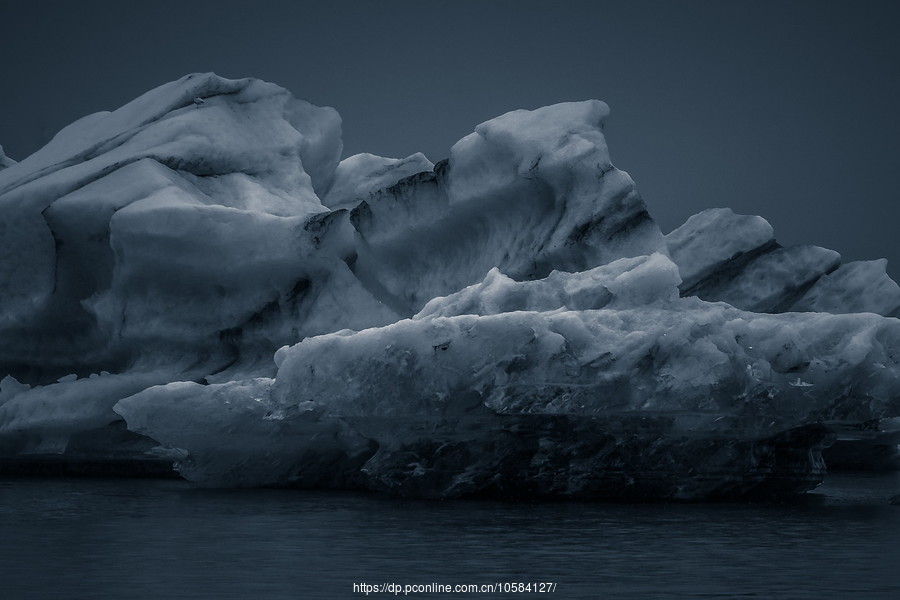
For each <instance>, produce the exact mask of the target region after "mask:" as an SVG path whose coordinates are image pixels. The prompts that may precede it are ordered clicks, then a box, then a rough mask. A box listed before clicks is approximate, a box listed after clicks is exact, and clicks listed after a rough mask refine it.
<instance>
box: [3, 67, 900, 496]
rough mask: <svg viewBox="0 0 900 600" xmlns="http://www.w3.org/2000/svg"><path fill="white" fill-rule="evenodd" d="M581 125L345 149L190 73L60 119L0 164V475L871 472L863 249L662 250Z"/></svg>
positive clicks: (761, 225) (639, 485)
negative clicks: (446, 151) (434, 154)
mask: <svg viewBox="0 0 900 600" xmlns="http://www.w3.org/2000/svg"><path fill="white" fill-rule="evenodd" d="M608 115H609V108H608V107H607V106H606V104H604V103H602V102H599V101H596V100H591V101H586V102H571V103H563V104H558V105H554V106H548V107H543V108H539V109H537V110H532V111H525V110H517V111H513V112H510V113H507V114H505V115H502V116H500V117H497V118H496V119H493V120H490V121H488V122H486V123H482V124H481V125H479V126H477V127H476V128H475V131H474V132H473V133H472V134H470V135H468V136H466V137H465V138H463V139H462V140H460V141H459V142H458V143H457V144H455V145H454V146H453V147H452V149H451V150H450V155H449V157H448V158H447V159H446V160H442V161H439V162H437V163H432V162H431V161H429V160H428V159H427V158H426V157H425V156H424V155H422V154H413V155H411V156H409V157H406V158H401V159H395V158H385V157H378V156H374V155H371V154H358V155H355V156H351V157H348V158H345V159H343V160H341V152H342V143H341V137H340V136H341V127H342V124H341V120H340V117H339V116H338V115H337V113H336V111H334V110H333V109H330V108H319V107H316V106H313V105H311V104H309V103H307V102H305V101H302V100H298V99H296V98H294V97H293V96H292V95H291V94H290V93H288V92H287V91H286V90H284V89H282V88H279V87H278V86H275V85H273V84H269V83H265V82H262V81H259V80H255V79H240V80H229V79H224V78H221V77H218V76H216V75H214V74H196V75H190V76H187V77H184V78H182V79H180V80H178V81H175V82H172V83H169V84H166V85H164V86H161V87H159V88H157V89H155V90H152V91H150V92H148V93H147V94H145V95H144V96H141V97H140V98H138V99H136V100H134V101H133V102H131V103H129V104H127V105H125V106H123V107H122V108H120V109H118V110H116V111H113V112H111V113H98V114H95V115H91V116H89V117H86V118H84V119H82V120H80V121H77V122H76V123H73V124H72V125H70V126H69V127H67V128H66V129H64V130H63V131H61V132H60V133H59V134H58V135H57V136H56V137H55V138H54V139H53V140H52V141H51V142H50V143H49V144H48V145H47V146H46V147H44V148H43V149H41V150H39V151H38V152H37V153H35V154H34V155H32V156H30V157H28V158H26V159H24V160H22V161H21V162H19V163H14V164H9V166H7V167H6V168H4V169H3V170H2V171H0V211H2V214H3V215H4V219H2V220H0V230H2V234H0V246H2V252H0V303H2V306H3V307H4V310H3V314H2V315H0V339H2V340H3V342H4V343H3V344H0V377H2V379H0V465H6V467H5V468H7V469H9V468H21V465H35V464H38V463H41V461H43V462H44V463H45V464H47V463H53V464H57V465H77V464H85V463H88V462H89V463H90V464H92V465H107V466H109V471H110V472H132V473H134V472H141V473H152V474H158V473H160V472H163V471H165V470H166V469H168V468H170V465H174V466H175V468H176V469H177V471H178V473H179V474H180V475H181V476H183V477H185V478H187V479H190V480H192V481H195V482H198V483H199V484H202V485H208V486H290V487H301V488H336V489H367V490H376V491H381V492H385V493H388V494H393V495H400V496H408V497H428V498H455V497H462V496H495V497H504V498H578V499H629V500H634V499H651V500H653V499H677V500H704V499H713V498H716V499H718V498H743V497H747V496H754V495H763V496H766V495H780V494H794V493H801V492H803V491H806V490H808V489H811V488H813V487H815V486H816V485H817V484H818V482H820V481H821V478H822V476H823V474H824V473H825V470H826V468H827V467H828V466H830V465H831V464H841V461H842V460H843V461H844V463H847V462H848V461H849V462H853V464H855V465H857V466H858V465H860V464H865V463H866V462H867V461H868V460H869V458H870V457H871V450H872V448H876V447H877V448H878V452H882V453H883V452H887V454H890V453H891V452H894V453H896V443H897V440H895V439H894V438H895V437H896V430H897V428H896V426H895V424H896V422H897V419H898V418H900V377H898V376H900V366H898V360H900V358H898V357H900V321H898V320H897V319H895V318H893V316H892V315H895V314H896V313H897V310H898V307H900V287H898V286H897V284H896V283H894V282H893V281H891V280H890V278H889V277H888V276H887V275H886V272H885V263H884V261H871V262H860V263H846V264H842V262H841V258H840V256H839V255H838V254H837V253H836V252H833V251H830V250H826V249H824V248H818V247H814V246H798V247H781V246H780V245H779V244H777V242H776V241H775V238H774V233H773V231H772V228H771V226H770V225H769V224H768V223H767V222H766V221H765V220H764V219H763V218H761V217H751V216H741V215H736V214H734V213H733V212H732V211H730V210H728V209H711V210H709V211H705V212H703V213H700V214H699V215H695V216H694V217H691V218H690V219H689V220H688V221H687V222H686V223H685V224H684V225H682V226H681V227H679V228H678V229H676V230H675V231H673V232H671V233H669V234H667V235H663V233H662V232H661V231H660V229H659V227H658V226H657V224H656V223H655V221H654V220H653V219H652V217H651V216H650V214H649V212H648V210H647V207H646V205H645V203H644V202H643V200H642V199H641V197H640V194H639V193H638V192H637V188H636V186H635V184H634V182H633V181H632V180H631V178H630V177H629V176H628V175H627V174H626V173H625V172H623V171H620V170H619V169H617V168H616V167H614V166H613V164H612V162H611V159H610V156H609V151H608V148H607V146H606V141H605V138H604V136H603V131H602V130H603V123H604V121H605V120H606V119H607V118H608ZM7 162H11V161H7ZM854 432H857V433H854ZM858 432H863V433H858ZM854 441H862V442H864V444H863V446H860V445H858V444H857V446H853V447H854V448H856V450H859V449H860V448H862V450H859V452H857V456H856V458H855V459H853V460H850V459H849V458H847V456H848V455H847V453H844V454H840V455H839V454H833V455H832V458H828V457H829V454H828V452H829V447H834V448H837V447H839V446H840V445H841V444H842V443H845V442H849V443H851V445H852V443H853V442H854ZM867 448H868V450H867ZM823 453H824V454H823ZM823 456H825V458H823ZM842 457H843V458H842ZM854 461H855V462H854ZM10 465H12V467H11V466H10ZM15 465H19V467H15Z"/></svg>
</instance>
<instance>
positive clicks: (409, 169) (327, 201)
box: [322, 152, 434, 210]
mask: <svg viewBox="0 0 900 600" xmlns="http://www.w3.org/2000/svg"><path fill="white" fill-rule="evenodd" d="M432 169H434V164H432V162H431V161H430V160H428V159H427V158H425V155H424V154H422V153H421V152H417V153H416V154H413V155H411V156H407V157H406V158H402V159H400V158H385V157H383V156H375V155H374V154H365V153H364V154H355V155H353V156H351V157H349V158H345V159H344V160H342V161H341V163H340V164H339V165H338V167H337V170H335V172H334V182H333V183H332V185H331V187H330V188H329V189H328V193H327V194H325V196H324V197H323V198H322V203H323V204H324V205H325V206H327V207H329V208H331V209H332V210H337V209H339V208H347V209H351V208H356V207H357V206H358V205H359V204H360V202H362V201H363V200H367V199H368V198H369V197H370V196H371V195H372V194H373V193H375V192H377V191H379V190H382V189H384V188H389V187H391V186H393V185H395V184H397V183H398V182H399V181H400V180H401V179H406V178H407V177H411V176H413V175H415V174H417V173H424V172H427V171H431V170H432Z"/></svg>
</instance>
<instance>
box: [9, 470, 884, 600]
mask: <svg viewBox="0 0 900 600" xmlns="http://www.w3.org/2000/svg"><path fill="white" fill-rule="evenodd" d="M898 492H900V474H890V475H879V476H849V475H843V476H836V477H832V478H831V479H830V480H829V481H828V482H827V483H826V485H825V486H823V488H821V489H820V490H819V491H818V493H817V494H814V495H810V496H809V497H808V498H807V499H806V500H805V501H802V502H797V503H790V504H780V505H765V504H715V505H709V504H707V505H611V504H574V503H568V504H566V503H553V504H533V505H529V504H507V503H501V502H480V501H479V502H474V501H453V502H413V501H397V500H390V499H386V498H382V497H378V496H370V495H362V494H348V493H324V492H301V491H289V490H200V489H195V488H193V487H192V486H191V485H190V484H187V483H185V482H180V481H139V480H137V481H132V480H89V479H82V480H77V479H73V480H0V596H2V597H4V598H13V599H18V598H91V599H100V598H116V599H121V598H128V599H143V598H216V599H225V598H353V597H358V598H362V597H364V596H363V595H361V594H353V588H352V584H353V583H354V582H368V583H383V582H398V583H401V584H402V583H412V584H418V583H430V582H437V583H449V584H456V583H488V582H504V581H505V582H516V581H552V582H556V583H557V591H556V593H555V594H554V596H555V597H558V598H602V599H606V598H696V597H709V598H742V597H746V598H750V597H754V598H816V599H819V598H841V599H843V598H850V597H853V598H867V599H868V598H884V599H891V600H896V599H897V598H900V569H898V568H897V567H898V564H900V563H898V551H900V507H898V506H890V505H889V504H888V503H887V498H888V497H890V496H891V495H893V494H896V493H898ZM526 596H531V597H533V596H532V595H531V594H508V595H503V596H502V597H526ZM376 597H378V596H376ZM381 597H384V596H381ZM412 597H417V598H426V597H442V598H451V597H452V598H462V597H481V598H486V597H488V596H487V595H481V596H478V595H471V596H466V595H463V594H445V595H425V594H419V595H415V596H412Z"/></svg>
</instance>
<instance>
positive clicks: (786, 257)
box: [666, 208, 900, 316]
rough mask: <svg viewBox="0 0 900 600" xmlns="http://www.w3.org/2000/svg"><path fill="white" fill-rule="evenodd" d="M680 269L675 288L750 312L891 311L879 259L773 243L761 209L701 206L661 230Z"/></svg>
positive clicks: (893, 293)
mask: <svg viewBox="0 0 900 600" xmlns="http://www.w3.org/2000/svg"><path fill="white" fill-rule="evenodd" d="M666 244H667V245H668V249H669V252H670V254H671V256H672V259H673V260H674V261H675V262H676V263H677V264H678V268H679V271H680V273H681V277H682V280H683V282H682V284H681V288H680V289H681V293H682V294H683V295H686V296H687V295H689V296H698V297H700V298H703V299H704V300H710V301H716V300H718V301H723V302H728V303H729V304H731V305H732V306H735V307H738V308H743V309H745V310H750V311H753V312H768V313H781V312H787V311H804V312H830V313H853V312H874V313H877V314H880V315H884V316H894V315H895V314H896V312H897V309H898V307H900V287H898V286H897V284H896V283H895V282H894V281H893V280H892V279H891V278H890V277H888V276H887V274H886V272H885V268H886V266H887V261H885V260H884V259H882V260H880V261H868V262H856V263H848V264H845V265H841V256H840V255H839V254H838V253H837V252H835V251H834V250H828V249H826V248H820V247H818V246H789V247H787V248H784V247H782V246H780V245H779V244H778V243H777V242H776V241H775V237H774V232H773V230H772V227H771V225H769V223H768V222H767V221H766V220H765V219H763V218H762V217H755V216H747V215H737V214H735V213H734V212H732V211H731V210H730V209H727V208H715V209H709V210H705V211H703V212H701V213H699V214H696V215H694V216H692V217H691V218H689V219H688V220H687V221H686V222H685V223H684V224H683V225H682V226H681V227H679V228H677V229H675V230H674V231H672V232H671V233H669V234H668V235H667V236H666Z"/></svg>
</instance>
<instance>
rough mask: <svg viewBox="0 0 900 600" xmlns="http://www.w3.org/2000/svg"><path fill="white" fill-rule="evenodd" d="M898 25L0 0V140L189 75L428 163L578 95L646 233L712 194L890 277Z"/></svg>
mask: <svg viewBox="0 0 900 600" xmlns="http://www.w3.org/2000/svg"><path fill="white" fill-rule="evenodd" d="M326 4H327V5H326ZM898 26H900V2H881V1H876V0H867V1H866V2H856V3H851V2H849V1H848V2H826V1H809V2H805V1H790V0H787V1H766V0H763V1H754V2H732V1H725V0H719V1H689V2H687V1H684V2H679V1H676V0H670V1H660V2H651V1H628V2H626V1H622V2H615V3H612V2H603V1H601V0H594V1H584V2H582V1H578V2H575V1H571V2H565V1H560V2H547V1H540V2H532V1H528V0H514V1H506V0H503V1H500V0H496V1H489V0H482V1H461V0H454V1H447V0H443V1H440V2H432V1H429V0H418V1H409V2H407V1H393V0H382V1H363V0H356V1H353V2H344V1H340V0H330V1H329V2H327V3H326V2H324V1H322V2H300V1H296V0H295V1H284V2H280V1H279V2H276V1H265V0H259V1H257V2H254V3H250V2H246V1H240V2H236V1H230V0H219V1H215V2H199V1H190V0H180V1H174V2H173V1H169V0H155V1H153V2H133V1H126V0H119V1H118V2H108V1H105V0H103V1H101V0H85V1H82V2H74V1H71V2H49V1H41V0H29V1H27V2H24V1H19V0H0V56H2V58H0V81H2V87H0V144H2V145H3V146H4V149H5V151H6V153H7V154H8V155H9V156H11V157H13V158H15V159H22V158H23V157H25V156H26V155H28V154H30V153H31V152H33V151H34V150H36V149H37V148H38V147H40V146H41V145H43V144H44V143H46V142H47V141H48V140H49V139H50V137H52V135H53V134H54V133H55V132H56V131H58V130H59V129H60V128H62V127H63V126H64V125H66V124H68V123H70V122H71V121H73V120H75V119H77V118H79V117H81V116H84V115H85V114H88V113H91V112H96V111H98V110H112V109H115V108H117V107H118V106H120V105H122V104H124V103H125V102H127V101H129V100H130V99H132V98H134V97H136V96H138V95H140V94H141V93H143V92H145V91H147V90H149V89H150V88H153V87H155V86H157V85H160V84H162V83H164V82H166V81H170V80H173V79H177V78H178V77H181V76H182V75H184V74H186V73H190V72H198V71H215V72H216V73H219V74H220V75H223V76H226V77H235V78H237V77H246V76H252V77H259V78H262V79H265V80H268V81H272V82H274V83H278V84H280V85H282V86H284V87H286V88H288V89H289V90H291V91H292V92H294V94H295V95H297V96H300V97H302V98H306V99H307V100H309V101H311V102H313V103H314V104H319V105H329V106H333V107H335V108H336V109H337V110H338V111H339V112H340V113H341V115H342V117H343V119H344V148H345V156H349V155H350V154H355V153H357V152H363V151H366V152H372V153H375V154H381V155H385V156H406V155H408V154H411V153H413V152H416V151H422V152H424V153H425V154H426V155H427V156H428V157H429V158H430V159H431V160H432V161H437V160H440V159H442V158H445V157H446V156H447V154H448V152H449V149H450V146H451V145H452V144H453V143H454V142H455V141H456V140H457V139H459V138H461V137H462V136H464V135H466V134H467V133H469V132H471V131H472V129H473V128H474V127H475V125H477V124H478V123H480V122H482V121H484V120H487V119H489V118H491V117H494V116H496V115H499V114H502V113H504V112H506V111H509V110H512V109H516V108H536V107H538V106H542V105H546V104H552V103H555V102H561V101H568V100H583V99H587V98H599V99H601V100H604V101H606V102H607V103H608V104H609V105H610V106H611V108H612V115H611V117H610V119H609V121H608V123H607V126H606V134H607V139H608V142H609V145H610V151H611V154H612V158H613V162H614V163H615V164H616V166H618V167H619V168H621V169H624V170H626V171H628V172H629V173H630V174H631V176H632V177H633V178H634V179H635V181H636V182H637V184H638V188H639V189H640V190H641V193H642V194H643V196H644V198H645V200H646V201H647V204H648V205H649V207H650V212H651V214H652V215H653V216H654V217H655V218H656V219H657V221H658V222H659V223H660V225H661V227H662V228H663V230H664V231H666V232H667V231H669V230H670V229H672V228H674V227H676V226H677V225H679V224H680V223H681V222H683V221H684V220H685V219H686V218H687V217H688V216H690V215H691V214H694V213H696V212H698V211H700V210H702V209H704V208H711V207H716V206H729V207H732V208H733V209H735V210H736V211H737V212H741V213H749V214H759V215H762V216H764V217H765V218H766V219H768V220H769V221H770V222H771V223H772V225H773V226H774V227H775V231H776V234H777V235H778V239H779V241H781V242H782V243H784V244H794V243H811V244H817V245H822V246H826V247H829V248H833V249H835V250H837V251H839V252H840V253H841V254H842V255H843V256H844V259H845V260H859V259H870V258H879V257H887V258H888V259H889V261H890V265H889V272H891V273H892V275H893V276H894V277H895V279H898V278H900V237H898V236H897V235H896V234H895V230H896V227H897V223H898V221H900V218H898V217H900V202H898V200H900V193H898V191H897V187H896V185H895V182H894V180H895V173H896V172H897V168H896V166H895V165H896V162H897V159H898V157H900V152H898V148H900V117H898V108H897V104H898V97H900V94H898V92H900V89H898V88H900V77H898V73H900V35H898V34H897V31H898Z"/></svg>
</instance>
